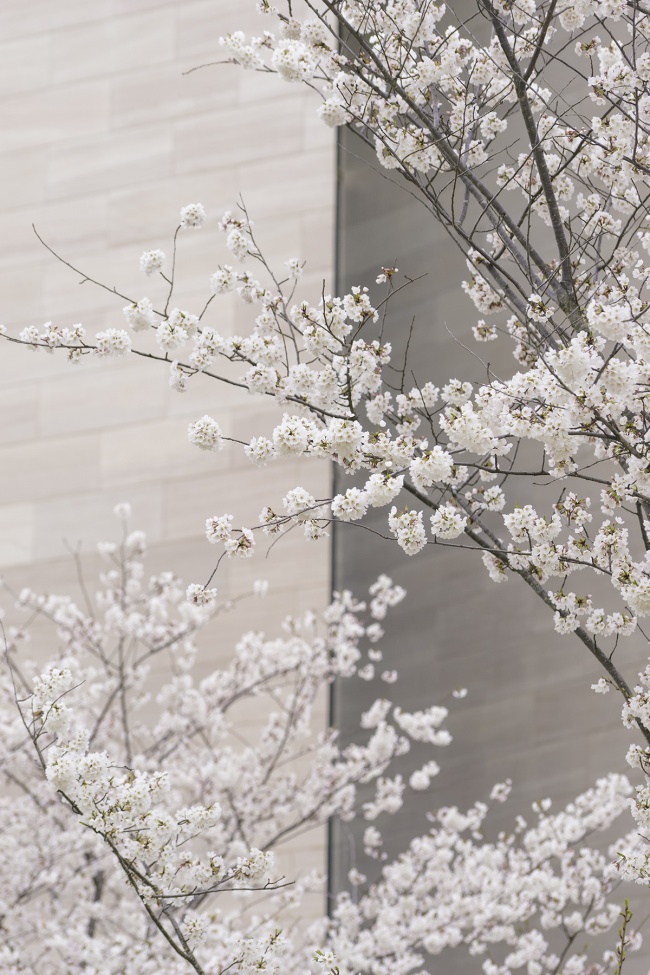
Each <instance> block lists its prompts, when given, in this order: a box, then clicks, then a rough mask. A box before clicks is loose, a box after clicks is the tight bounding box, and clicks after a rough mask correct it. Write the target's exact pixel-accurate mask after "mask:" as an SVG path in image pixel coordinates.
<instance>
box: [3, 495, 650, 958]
mask: <svg viewBox="0 0 650 975" xmlns="http://www.w3.org/2000/svg"><path fill="white" fill-rule="evenodd" d="M116 510H117V511H118V514H119V516H120V518H121V520H122V522H123V526H124V534H123V537H122V540H121V542H120V543H119V544H112V543H104V544H102V545H100V554H101V555H102V557H103V559H104V560H105V571H104V572H103V575H102V585H101V588H100V590H99V591H98V592H97V593H96V594H95V595H94V597H93V598H92V600H91V599H90V598H88V605H87V607H86V608H82V607H81V606H78V605H76V604H75V603H74V602H73V601H72V600H71V599H70V598H69V597H64V596H55V595H38V594H37V593H34V592H32V591H31V590H28V589H26V590H24V591H22V592H21V593H20V594H19V596H18V597H17V608H18V610H19V612H20V615H21V617H22V620H23V622H22V623H20V622H19V623H18V624H17V625H13V626H7V628H6V635H7V650H6V658H5V662H4V665H3V670H2V679H1V681H0V724H1V726H2V736H1V737H0V774H1V775H2V777H3V782H4V785H3V794H2V798H0V877H1V880H2V883H1V885H0V891H1V895H0V904H1V907H2V927H1V937H0V966H1V968H2V971H3V973H4V972H6V973H7V975H18V973H21V975H22V973H26V972H30V973H31V972H38V973H40V975H82V973H87V972H93V973H96V975H136V973H137V975H154V973H158V972H160V971H164V972H166V973H170V975H185V973H188V972H195V973H198V975H201V973H203V975H218V973H219V972H222V971H223V970H224V969H226V968H231V967H233V968H234V969H235V970H236V971H238V972H241V973H247V975H255V973H259V971H261V970H264V971H267V970H268V971H271V972H274V973H280V972H283V973H285V975H304V973H305V972H308V971H310V970H311V971H312V972H314V973H318V972H324V971H326V970H327V964H326V963H325V961H324V959H325V960H326V959H329V958H335V959H336V965H337V966H339V967H340V969H341V971H344V972H345V973H350V975H352V973H353V972H355V971H360V970H362V971H369V972H373V973H376V975H383V973H387V972H388V971H390V970H398V971H401V972H405V973H406V972H409V971H417V970H420V969H421V968H422V965H423V964H427V962H426V961H425V959H426V958H427V957H428V956H430V955H431V954H438V953H439V952H441V951H442V950H444V949H445V948H450V947H455V946H461V945H464V946H465V948H466V949H469V952H470V954H471V955H478V956H479V957H480V958H481V963H482V965H483V970H484V971H485V972H486V975H496V973H497V972H499V973H507V972H509V971H511V970H514V969H516V968H519V967H520V964H521V962H520V959H522V958H523V959H525V961H526V963H527V964H528V971H529V972H532V973H533V975H536V973H538V975H541V973H542V972H544V971H552V970H554V969H555V968H556V967H557V965H558V964H559V959H560V955H559V954H558V952H562V958H563V964H564V966H565V967H564V968H563V969H562V970H563V971H566V972H571V973H574V975H575V973H580V972H583V971H584V972H586V971H589V972H592V973H598V975H600V973H602V975H605V973H606V972H608V971H609V970H610V965H611V958H613V957H614V951H615V946H616V937H615V930H614V929H615V926H616V925H617V924H619V923H620V912H621V904H620V894H619V892H618V890H617V887H618V885H619V883H620V869H619V866H618V864H617V859H618V858H620V857H621V856H622V855H624V856H625V857H626V858H627V859H626V861H625V863H626V869H627V870H628V871H629V870H631V869H632V868H631V865H632V864H634V863H635V862H636V861H635V860H634V857H635V856H637V857H638V856H640V855H642V850H641V853H639V852H638V844H637V843H636V842H635V839H634V838H633V837H629V838H627V839H623V840H620V841H618V842H617V843H616V844H615V845H614V846H613V847H612V849H611V850H610V852H609V853H608V854H605V853H602V852H598V851H597V849H596V848H594V847H592V846H590V845H585V844H586V843H587V838H588V837H591V836H592V834H593V833H594V831H596V832H597V831H599V830H603V829H606V828H608V827H609V826H610V825H611V824H612V823H613V822H614V821H615V820H617V818H618V817H620V815H621V813H623V812H624V810H625V809H626V807H627V806H628V804H629V802H630V796H631V795H632V789H631V786H630V784H629V782H628V781H627V780H626V779H625V778H624V777H623V776H621V775H611V776H609V777H607V778H604V779H601V780H599V781H598V783H597V784H596V785H595V787H594V788H593V789H592V790H590V791H588V792H587V793H585V794H584V795H582V796H579V797H578V798H577V799H576V800H575V801H574V802H573V803H571V804H570V805H569V806H568V807H567V808H566V809H564V810H562V811H559V812H557V813H553V812H550V810H549V806H550V803H549V802H546V801H545V802H544V803H542V804H538V805H536V807H535V808H534V809H533V812H532V818H531V820H530V822H529V823H527V822H525V821H524V820H523V819H522V818H521V817H519V818H517V819H516V822H515V821H514V820H513V827H514V828H513V830H512V831H511V832H510V833H508V834H501V835H500V836H499V838H498V839H497V840H496V841H494V842H487V841H485V840H484V839H483V837H482V828H483V823H484V821H485V819H486V817H487V816H488V815H489V802H484V801H478V802H477V803H476V804H475V805H474V806H472V807H471V808H470V809H469V810H466V811H462V810H459V809H457V808H455V807H439V808H438V809H437V811H436V812H435V814H432V815H431V816H430V821H429V824H428V826H426V824H424V823H423V827H425V826H426V831H425V832H424V833H423V835H422V836H420V837H419V838H418V839H415V840H414V841H413V842H412V843H411V845H410V847H409V848H408V850H406V851H405V852H404V853H403V854H402V855H401V856H399V857H398V858H397V859H396V860H394V861H392V862H391V861H390V860H389V859H388V858H387V856H386V854H385V853H384V852H383V851H382V846H383V840H382V830H383V828H384V822H385V819H386V816H390V815H394V814H396V813H398V812H399V810H400V808H401V806H402V802H403V794H404V791H405V789H406V788H407V785H406V783H405V782H404V781H403V780H402V777H401V775H400V774H399V773H397V774H396V772H395V770H394V768H393V765H394V760H395V759H397V758H399V756H401V755H403V754H405V753H406V752H407V751H408V750H409V748H410V742H411V741H415V742H425V743H428V746H429V747H433V746H446V745H448V744H449V742H450V740H451V739H450V735H449V734H448V732H447V731H446V729H445V728H444V722H445V720H446V718H447V709H446V708H445V707H442V706H440V705H432V706H430V707H428V708H426V709H424V710H421V711H418V712H414V713H407V712H405V711H403V710H402V709H401V708H400V707H399V706H394V705H393V703H392V702H391V701H390V700H388V699H386V698H385V697H383V696H382V697H379V698H377V700H376V701H375V702H374V704H372V705H371V706H370V707H369V709H368V710H367V711H366V712H364V714H363V715H362V716H361V721H360V724H361V729H360V732H359V736H358V738H357V740H355V741H353V742H352V743H350V744H348V745H345V746H343V745H342V744H341V743H339V741H338V737H337V734H336V732H335V731H333V730H325V729H323V730H319V726H318V723H316V725H315V714H314V708H318V706H319V704H321V703H322V692H323V691H324V690H325V689H326V688H327V687H328V685H329V684H330V683H331V681H332V680H334V679H345V680H354V679H357V677H358V676H361V671H362V670H363V669H364V668H365V667H367V666H368V664H367V661H370V660H372V661H378V660H380V659H381V652H380V650H379V649H378V648H377V640H378V639H379V638H380V637H381V625H380V621H381V620H383V619H384V618H385V616H386V613H387V611H388V610H389V609H390V607H391V606H394V605H396V604H397V603H398V602H400V601H401V599H403V597H404V591H403V590H402V589H400V588H399V587H396V586H394V585H393V584H392V583H391V581H390V579H388V578H387V577H386V576H382V577H381V578H380V579H379V580H378V581H377V582H376V583H375V584H374V585H373V586H372V587H371V591H370V594H369V601H368V602H367V603H366V602H360V601H358V600H356V599H355V598H354V597H353V596H352V594H351V593H349V592H344V593H340V594H337V595H336V596H335V597H334V600H333V602H332V604H331V605H330V606H329V607H328V608H327V609H326V610H325V612H324V613H323V614H322V617H320V618H317V617H316V616H315V615H313V614H306V615H305V616H304V617H302V618H300V619H287V621H286V622H285V626H284V633H283V635H282V636H281V637H270V636H266V635H264V634H262V633H253V632H252V633H247V634H245V635H244V636H243V637H242V638H241V640H240V642H239V643H238V645H237V647H236V649H235V653H234V656H233V658H232V660H230V661H227V662H225V663H224V666H223V668H222V669H218V670H211V669H210V666H209V657H210V655H211V654H212V650H211V649H210V648H211V647H213V646H214V639H213V638H209V639H207V640H206V641H205V647H206V649H205V650H202V649H200V647H201V644H202V642H203V634H205V636H206V637H209V634H210V633H211V632H213V631H215V630H216V629H217V628H218V626H219V616H220V615H221V614H222V613H223V612H225V611H226V610H227V608H228V607H227V605H226V604H223V603H220V602H219V601H218V597H217V593H216V591H215V590H212V591H211V592H209V593H208V594H206V598H205V599H202V598H199V597H200V591H199V590H200V587H198V586H195V585H192V586H190V587H189V589H188V590H187V592H186V591H185V588H184V587H183V585H182V584H181V582H180V580H179V579H177V578H176V577H175V576H174V574H173V573H170V572H163V573H160V574H158V575H156V576H152V577H147V575H146V573H145V570H144V562H143V559H144V558H145V550H146V540H145V537H144V535H143V533H142V532H139V531H130V530H129V528H128V519H129V511H128V506H123V505H122V506H118V509H116ZM262 591H263V587H261V586H257V587H256V592H262ZM93 607H94V608H93ZM36 620H40V621H41V622H42V623H43V624H45V625H48V626H49V627H50V628H51V630H52V636H51V638H50V640H49V641H48V645H49V646H52V645H57V647H58V649H57V650H56V653H54V654H53V656H52V659H51V660H50V662H49V663H47V665H43V664H41V665H40V667H39V666H37V665H36V663H35V662H34V661H33V660H32V659H30V655H29V636H30V628H31V626H32V625H33V623H34V622H35V621H36ZM154 664H155V667H156V674H157V675H160V677H161V678H162V679H161V680H160V679H159V680H156V681H155V682H154V681H153V680H152V677H153V674H152V665H154ZM384 686H385V685H384ZM458 696H459V697H462V696H463V694H462V692H459V694H458ZM247 701H249V702H251V703H254V705H255V708H256V710H257V712H258V714H260V716H262V715H265V717H264V718H263V720H262V722H261V724H260V728H259V730H258V731H257V732H250V731H248V732H247V734H246V737H245V738H244V737H242V736H241V734H239V733H238V732H237V721H238V718H237V715H238V712H239V710H241V708H242V707H245V704H246V702H247ZM438 772H439V766H438V763H437V762H436V761H434V760H433V759H432V758H430V757H429V758H427V760H426V761H425V763H424V765H423V766H422V767H421V768H420V769H419V770H416V771H415V772H414V773H413V774H412V775H411V780H410V787H411V788H413V789H420V790H421V789H426V788H428V787H429V785H430V782H431V780H432V779H433V778H434V777H435V776H436V775H437V774H438ZM359 785H363V786H364V797H365V801H364V802H363V804H360V802H359V800H357V797H356V793H357V787H358V786H359ZM510 786H511V783H509V782H508V783H501V784H498V785H497V786H495V788H494V789H493V790H492V794H491V796H490V801H491V802H497V803H499V802H503V801H505V800H506V799H507V796H508V793H509V791H510ZM369 787H370V788H369ZM639 798H642V797H641V796H640V794H639ZM332 816H335V817H340V818H342V819H343V820H346V821H347V820H350V819H351V818H353V817H355V816H358V817H360V818H362V819H365V821H366V822H367V824H368V825H367V826H366V828H365V833H364V839H363V847H364V851H365V855H366V856H367V857H370V858H371V861H372V859H374V860H376V861H379V863H380V864H381V865H382V866H381V876H380V879H379V880H378V881H377V882H376V883H372V884H369V883H368V882H367V881H366V879H365V877H364V875H363V874H362V873H361V871H360V870H359V869H358V868H356V867H355V869H354V871H353V874H354V876H353V877H352V880H353V882H354V883H355V885H356V887H357V890H358V893H357V895H356V896H355V898H354V899H352V898H351V897H350V895H348V894H342V895H340V896H339V897H338V898H337V899H336V900H335V902H334V907H333V911H332V914H331V916H330V917H327V916H326V915H324V916H323V917H322V918H321V919H320V920H315V921H313V922H311V923H309V924H307V923H298V924H296V923H295V922H293V923H291V924H290V925H289V926H288V928H287V931H286V933H284V934H280V933H279V930H278V926H279V925H280V926H281V923H282V920H281V919H283V918H285V917H287V916H288V917H291V912H292V911H295V910H296V908H297V907H298V905H299V904H300V903H301V900H302V898H304V897H305V896H306V895H307V894H308V893H309V892H310V891H321V892H322V878H318V877H315V876H311V875H305V876H298V877H288V876H287V875H286V874H285V873H284V871H283V868H282V850H283V845H282V844H283V842H284V841H286V840H287V839H288V838H290V837H292V836H298V835H301V834H302V833H303V832H304V831H305V830H306V829H308V828H312V827H316V826H323V825H324V824H325V823H326V822H327V821H328V819H329V818H330V817H332ZM589 842H590V843H591V840H589ZM252 896H253V897H254V900H252V901H251V897H252ZM612 898H613V899H612ZM251 905H253V908H252V910H253V913H251ZM577 932H580V938H579V940H576V941H575V944H574V938H575V935H576V933H577ZM601 932H610V937H609V945H610V946H609V947H608V948H607V949H606V952H605V955H604V956H602V957H601V956H600V955H599V953H598V951H597V950H595V949H594V950H592V951H588V950H587V949H586V948H585V945H586V944H587V943H588V942H589V941H590V939H593V936H595V935H597V934H599V933H601ZM558 936H559V940H558ZM623 940H624V942H625V945H626V948H627V949H628V950H629V949H633V948H635V947H638V946H639V945H640V935H639V934H637V933H635V932H634V931H633V929H632V928H631V927H630V928H629V930H628V931H627V933H626V935H625V938H624V939H623ZM498 958H500V959H501V961H499V962H497V961H495V959H498ZM330 967H331V966H330Z"/></svg>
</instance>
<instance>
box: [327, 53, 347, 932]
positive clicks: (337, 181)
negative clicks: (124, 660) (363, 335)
mask: <svg viewBox="0 0 650 975" xmlns="http://www.w3.org/2000/svg"><path fill="white" fill-rule="evenodd" d="M340 46H341V45H340V42H339V48H340ZM336 132H337V137H336V150H335V156H334V221H333V222H334V233H333V237H334V255H333V270H334V294H335V295H338V294H339V292H340V285H341V277H342V275H341V267H340V255H341V233H342V221H341V185H342V178H341V177H342V169H341V166H342V156H343V152H342V146H341V136H340V134H339V133H340V129H338V128H337V130H336ZM330 485H331V496H332V497H334V495H335V493H336V465H335V463H334V461H331V462H330ZM337 539H338V528H337V524H336V522H335V521H333V522H332V543H331V545H330V573H329V575H330V578H329V595H330V599H331V598H332V597H333V595H334V591H335V589H336V588H337V587H338V578H337V572H336V546H337ZM337 686H338V682H337V681H333V682H332V683H331V684H330V689H329V708H328V721H329V726H330V728H331V727H333V726H334V724H335V722H336V717H337V714H336V710H337V693H336V692H337ZM326 843H327V905H326V908H327V915H328V917H331V916H332V907H333V901H334V895H333V890H332V877H333V872H334V821H333V818H332V817H331V816H330V818H329V819H328V821H327V837H326Z"/></svg>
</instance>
